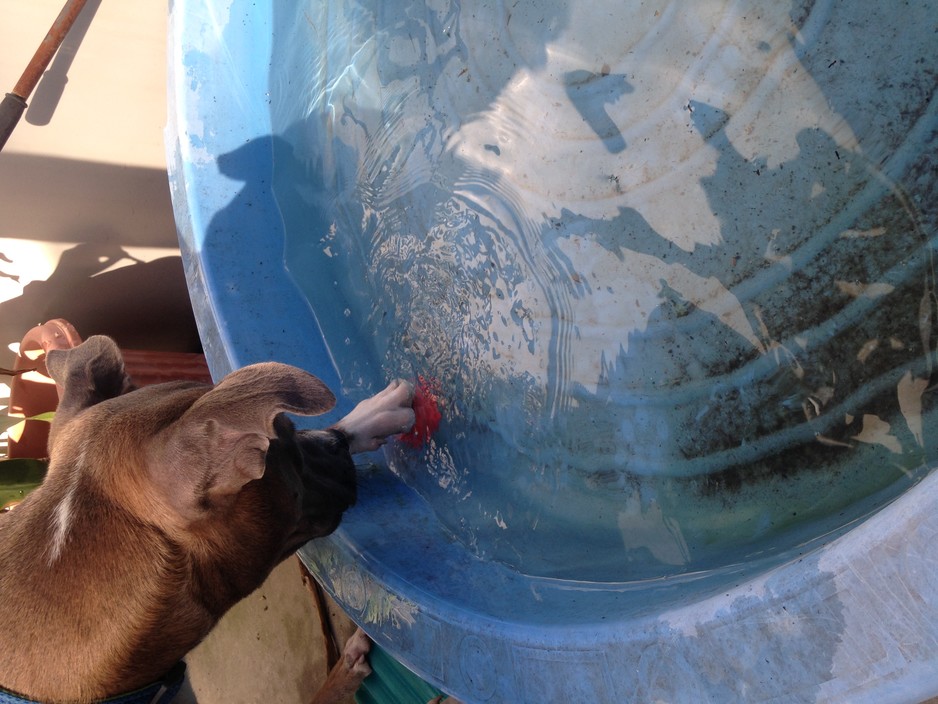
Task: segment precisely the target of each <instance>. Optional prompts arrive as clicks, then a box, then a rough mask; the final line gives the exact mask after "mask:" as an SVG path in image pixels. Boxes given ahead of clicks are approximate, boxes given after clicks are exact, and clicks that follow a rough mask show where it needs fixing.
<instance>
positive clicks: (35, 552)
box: [0, 472, 215, 700]
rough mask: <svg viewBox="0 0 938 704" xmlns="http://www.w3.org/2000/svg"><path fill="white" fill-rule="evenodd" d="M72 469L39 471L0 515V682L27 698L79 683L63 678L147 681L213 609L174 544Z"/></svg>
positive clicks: (121, 685)
mask: <svg viewBox="0 0 938 704" xmlns="http://www.w3.org/2000/svg"><path fill="white" fill-rule="evenodd" d="M83 479H84V478H81V479H78V478H77V477H73V476H70V475H69V474H68V473H67V472H61V473H55V472H53V473H50V476H49V477H48V478H47V480H46V482H45V483H44V484H43V485H42V486H41V487H40V488H39V489H37V490H36V491H35V492H34V493H33V494H32V495H30V497H29V498H28V499H27V500H26V501H24V502H23V503H22V504H21V505H20V506H18V507H16V508H14V509H13V511H12V512H11V513H10V514H9V515H3V516H0V591H2V593H3V594H4V601H5V603H4V627H3V628H2V629H0V652H3V653H4V659H5V660H7V663H6V665H5V667H4V669H5V671H6V673H7V674H5V676H4V679H3V681H0V685H2V686H3V687H4V688H6V689H9V690H11V691H15V692H20V693H23V694H27V695H29V696H30V697H32V698H35V699H40V700H45V699H55V698H56V695H57V694H58V693H59V692H62V691H78V689H77V688H75V687H73V686H71V684H70V683H72V682H73V681H76V682H77V681H80V682H82V683H83V685H82V688H81V691H82V696H83V697H87V698H88V699H95V698H104V697H106V696H109V695H113V694H117V693H120V692H126V691H129V690H133V689H137V688H139V687H143V686H146V685H149V684H150V683H152V682H154V681H155V680H157V679H159V678H160V677H162V676H163V675H164V674H165V673H166V672H167V671H168V670H169V669H170V668H171V667H172V666H173V665H174V664H175V663H176V662H177V661H178V660H179V659H181V657H182V656H183V655H184V654H185V653H186V652H187V651H188V650H189V649H191V648H192V647H194V646H195V644H196V643H197V642H198V641H199V640H200V639H201V638H202V637H203V636H204V635H205V633H207V632H208V630H209V629H210V628H211V626H212V624H213V623H214V621H215V618H214V616H213V615H212V614H211V613H210V611H209V609H208V608H200V607H199V605H198V604H197V602H194V601H193V600H192V599H191V597H190V596H189V594H188V593H186V592H187V580H188V579H190V578H191V572H190V566H189V565H188V564H186V562H187V557H186V555H185V553H184V552H183V551H181V550H180V549H179V547H178V546H175V545H173V544H172V543H171V541H169V540H168V539H167V537H166V536H165V535H164V534H161V533H160V532H159V531H158V530H156V529H155V528H153V527H152V526H146V525H141V524H140V523H139V521H137V520H136V519H135V518H134V517H133V516H132V515H131V514H130V513H128V512H127V511H125V510H124V509H123V508H122V507H121V506H119V505H117V504H116V503H115V502H114V501H113V500H111V499H109V498H108V497H106V496H102V495H99V494H97V493H96V492H95V490H94V488H93V487H87V486H81V487H77V486H75V485H74V483H73V482H74V481H82V480H83ZM14 513H15V514H16V520H15V521H14V520H9V519H11V518H13V514H14ZM105 519H106V520H105ZM101 526H106V527H107V528H106V531H102V530H101ZM12 546H17V547H16V549H13V548H12ZM157 633H159V634H160V635H159V637H158V638H157V637H156V634H157ZM68 643H73V644H75V645H77V646H78V647H75V648H73V649H72V650H71V652H68V653H62V652H61V649H62V647H63V645H64V644H68ZM53 652H54V653H56V657H49V654H50V653H53ZM89 673H92V674H91V682H92V683H91V684H89ZM10 677H12V678H13V679H12V680H10ZM37 682H40V683H42V685H41V686H40V689H36V683H37Z"/></svg>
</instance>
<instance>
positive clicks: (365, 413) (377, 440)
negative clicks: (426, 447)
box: [335, 379, 414, 455]
mask: <svg viewBox="0 0 938 704" xmlns="http://www.w3.org/2000/svg"><path fill="white" fill-rule="evenodd" d="M413 403H414V386H413V384H411V383H410V382H408V381H404V380H403V379H396V380H394V381H392V382H391V383H390V384H388V386H387V388H385V389H384V390H383V391H381V392H379V393H377V394H375V395H374V396H372V397H371V398H367V399H365V400H364V401H362V402H361V403H359V404H358V405H357V406H355V408H353V409H352V412H351V413H349V414H348V415H347V416H345V417H344V418H343V419H342V420H340V421H339V422H338V423H336V424H335V427H336V428H337V429H339V430H341V431H342V432H343V433H345V435H346V436H347V437H348V439H349V451H350V452H351V453H352V454H353V455H354V454H355V453H357V452H370V451H371V450H377V449H378V448H379V447H381V446H382V445H383V444H384V443H385V442H387V439H388V438H389V437H390V436H392V435H399V434H400V433H406V432H407V431H408V430H410V429H411V428H412V427H413V425H414V409H413V407H412V406H413Z"/></svg>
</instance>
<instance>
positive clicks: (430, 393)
mask: <svg viewBox="0 0 938 704" xmlns="http://www.w3.org/2000/svg"><path fill="white" fill-rule="evenodd" d="M439 393H440V385H439V382H437V381H436V380H435V379H430V380H427V379H425V378H424V377H422V376H420V377H417V385H416V387H415V388H414V404H413V408H414V427H413V428H411V429H410V430H408V431H407V432H406V433H404V434H402V435H400V436H399V437H400V440H401V442H403V443H404V444H406V445H410V446H411V447H413V448H419V447H422V446H423V445H424V444H425V443H426V442H427V440H429V439H430V436H431V435H433V433H435V432H436V431H437V428H439V427H440V418H441V416H440V405H439Z"/></svg>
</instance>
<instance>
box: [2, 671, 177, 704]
mask: <svg viewBox="0 0 938 704" xmlns="http://www.w3.org/2000/svg"><path fill="white" fill-rule="evenodd" d="M185 674H186V663H184V662H182V661H180V662H178V663H176V665H175V666H174V667H173V669H171V670H170V671H169V672H168V673H167V674H166V676H165V677H164V678H163V679H161V680H160V681H159V682H154V683H153V684H151V685H150V686H149V687H144V688H143V689H137V690H134V691H133V692H128V693H127V694H121V695H119V696H117V697H111V698H110V699H104V700H102V701H101V704H169V702H170V701H172V699H173V697H175V696H176V694H177V693H178V692H179V689H180V687H182V681H183V679H184V678H185ZM0 704H42V702H37V701H36V700H35V699H26V698H24V697H18V696H16V695H15V694H13V693H12V692H7V691H6V690H5V689H0Z"/></svg>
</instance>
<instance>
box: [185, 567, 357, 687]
mask: <svg viewBox="0 0 938 704" xmlns="http://www.w3.org/2000/svg"><path fill="white" fill-rule="evenodd" d="M327 605H328V607H329V611H330V621H331V623H332V625H333V627H334V629H335V636H336V640H337V642H338V644H339V647H340V648H341V646H342V645H344V644H345V641H346V640H347V639H348V637H349V636H350V635H351V634H352V633H353V632H354V631H355V625H354V624H353V623H352V621H350V620H349V619H348V617H346V616H345V614H344V613H343V612H342V611H341V610H340V609H339V608H338V606H336V605H335V604H334V603H333V602H331V600H327ZM186 663H187V665H188V669H187V680H188V681H187V685H186V686H184V688H183V691H182V692H181V693H180V694H179V696H177V697H176V699H175V700H174V702H175V703H176V704H196V703H197V704H240V703H244V704H249V703H251V702H265V704H308V703H309V701H310V700H311V699H312V697H313V694H314V693H315V692H316V691H317V690H318V689H319V687H320V685H321V684H322V683H323V681H324V680H325V679H326V673H327V672H328V670H329V667H328V664H327V655H326V646H325V639H324V635H323V625H322V623H321V621H320V618H319V614H318V612H317V608H316V603H315V600H314V597H313V594H312V592H311V591H310V590H309V589H308V588H307V586H306V585H305V583H304V580H303V574H302V572H301V569H300V564H299V560H298V558H295V557H291V558H289V559H287V560H286V561H284V562H283V563H281V564H280V566H279V567H277V569H275V570H274V572H273V573H272V574H271V575H270V577H269V578H268V579H267V581H266V582H265V583H264V584H263V585H262V586H261V587H260V589H258V590H257V591H256V592H254V594H252V595H251V596H249V597H248V598H247V599H245V600H243V601H242V602H240V603H238V604H236V605H235V606H234V607H233V608H232V609H231V611H229V612H228V613H227V614H226V615H225V617H224V618H223V619H222V620H221V621H220V622H219V624H218V625H217V626H216V627H215V630H214V631H212V633H211V634H209V636H208V638H206V640H205V641H203V642H202V644H201V645H200V646H199V647H198V648H196V649H195V650H194V651H192V652H191V653H190V654H189V655H188V656H187V657H186ZM348 701H349V702H350V703H351V702H352V701H354V700H353V699H351V698H350V699H349V700H348Z"/></svg>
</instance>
